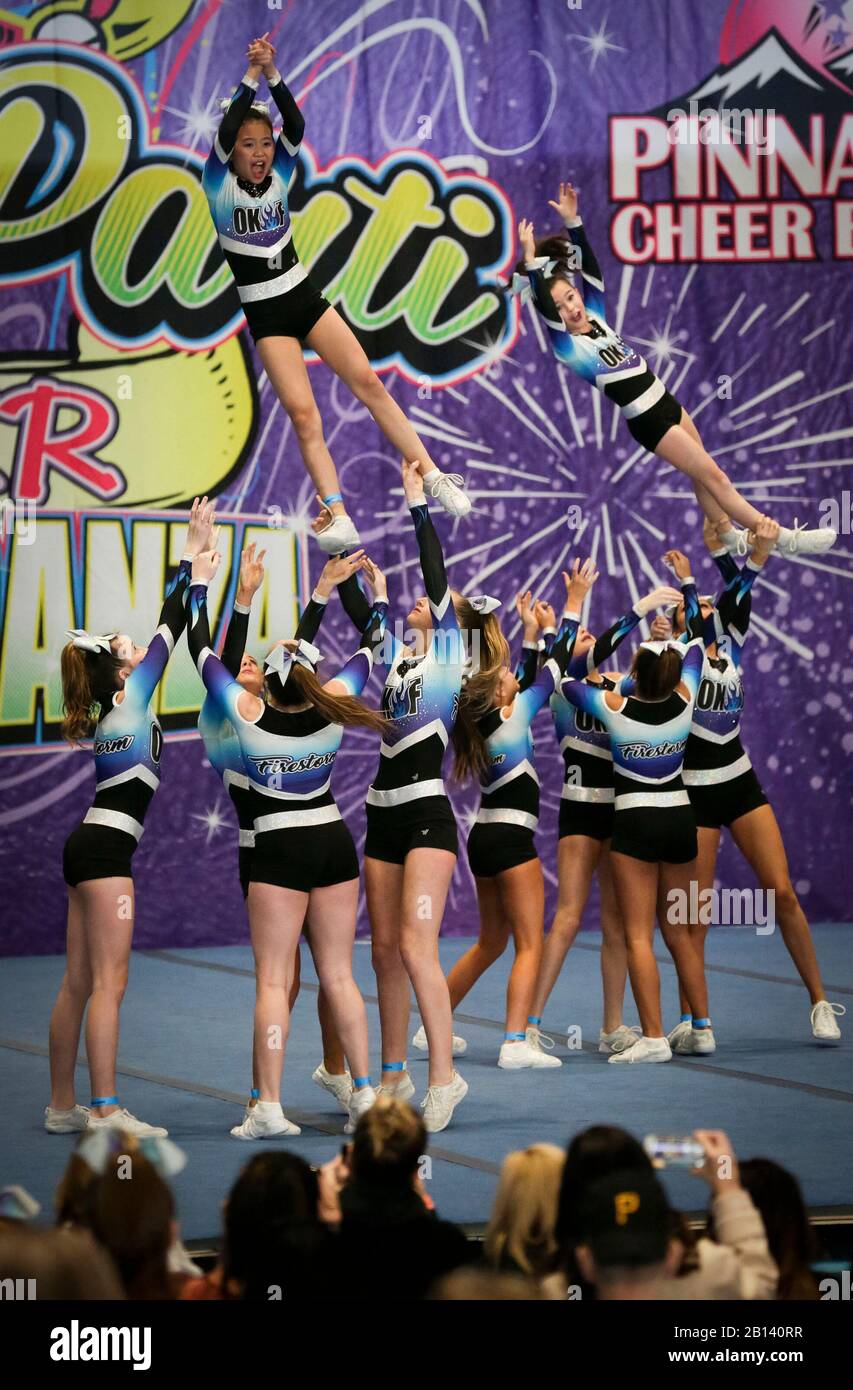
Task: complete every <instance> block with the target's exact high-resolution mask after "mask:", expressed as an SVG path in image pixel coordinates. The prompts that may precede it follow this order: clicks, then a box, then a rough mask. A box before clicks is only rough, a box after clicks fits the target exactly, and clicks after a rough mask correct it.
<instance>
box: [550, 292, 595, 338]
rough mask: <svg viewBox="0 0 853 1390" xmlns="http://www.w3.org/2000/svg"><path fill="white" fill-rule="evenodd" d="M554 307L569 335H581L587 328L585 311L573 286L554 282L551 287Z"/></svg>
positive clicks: (581, 300)
mask: <svg viewBox="0 0 853 1390" xmlns="http://www.w3.org/2000/svg"><path fill="white" fill-rule="evenodd" d="M551 298H552V299H553V301H554V307H555V309H556V310H557V313H558V314H559V315H560V318H561V319H562V320H563V323H564V324H565V325H566V327H567V328H568V330H569V332H570V333H581V332H583V330H584V329H585V328H586V327H587V317H586V309H585V308H584V303H583V299H582V298H581V296H580V294H579V293H578V291H577V290H576V289H575V287H574V285H570V284H569V283H568V281H567V280H555V281H554V283H553V285H552V286H551Z"/></svg>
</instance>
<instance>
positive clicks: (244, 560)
mask: <svg viewBox="0 0 853 1390" xmlns="http://www.w3.org/2000/svg"><path fill="white" fill-rule="evenodd" d="M255 544H256V543H255V541H251V542H250V543H249V545H247V546H246V547H245V548H244V549H243V552H242V554H241V555H240V578H239V580H238V582H237V602H238V603H242V604H244V605H245V604H247V603H251V602H252V599H253V598H254V596H255V594H256V593H257V592H258V589H259V588H260V587H261V585H262V584H263V582H264V556H265V555H266V553H267V552H266V551H265V550H261V551H259V553H258V554H257V555H256V554H255Z"/></svg>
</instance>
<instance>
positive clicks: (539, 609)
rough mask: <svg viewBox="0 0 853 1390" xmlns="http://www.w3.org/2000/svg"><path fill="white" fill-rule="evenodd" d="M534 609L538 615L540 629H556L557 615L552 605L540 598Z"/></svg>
mask: <svg viewBox="0 0 853 1390" xmlns="http://www.w3.org/2000/svg"><path fill="white" fill-rule="evenodd" d="M533 608H534V612H535V613H536V621H537V623H538V624H539V626H540V628H543V629H544V628H556V626H557V614H556V613H555V612H554V609H553V607H552V606H551V604H550V603H546V602H545V600H544V599H541V598H538V599H537V600H536V602H535V604H534V605H533Z"/></svg>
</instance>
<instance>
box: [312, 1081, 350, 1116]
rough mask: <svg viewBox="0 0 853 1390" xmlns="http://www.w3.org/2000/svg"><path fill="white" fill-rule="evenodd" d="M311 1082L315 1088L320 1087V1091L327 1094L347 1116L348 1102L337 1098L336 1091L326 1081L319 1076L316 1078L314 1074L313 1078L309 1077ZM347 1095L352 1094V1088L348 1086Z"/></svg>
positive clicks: (339, 1097)
mask: <svg viewBox="0 0 853 1390" xmlns="http://www.w3.org/2000/svg"><path fill="white" fill-rule="evenodd" d="M311 1080H312V1081H313V1082H314V1085H315V1086H319V1087H320V1090H321V1091H325V1092H326V1093H327V1095H330V1096H332V1097H334V1099H335V1100H336V1101H337V1102H338V1105H339V1106H340V1107H341V1109H342V1110H343V1111H344V1112H345V1114H347V1115H348V1114H349V1102H348V1101H345V1100H344V1099H343V1097H342V1096H339V1095H338V1093H337V1091H336V1090H335V1088H334V1086H331V1085H330V1084H329V1082H328V1081H324V1080H323V1078H322V1077H321V1076H317V1075H316V1074H315V1075H314V1076H312V1077H311ZM349 1093H350V1095H351V1094H352V1087H351V1086H350V1088H349Z"/></svg>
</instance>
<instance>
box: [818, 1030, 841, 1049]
mask: <svg viewBox="0 0 853 1390" xmlns="http://www.w3.org/2000/svg"><path fill="white" fill-rule="evenodd" d="M812 1037H813V1038H814V1040H815V1042H816V1043H818V1044H819V1045H820V1046H821V1047H837V1046H838V1044H839V1043H840V1042H841V1034H840V1033H839V1034H838V1037H837V1038H824V1037H821V1036H820V1034H818V1033H813V1034H812Z"/></svg>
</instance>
